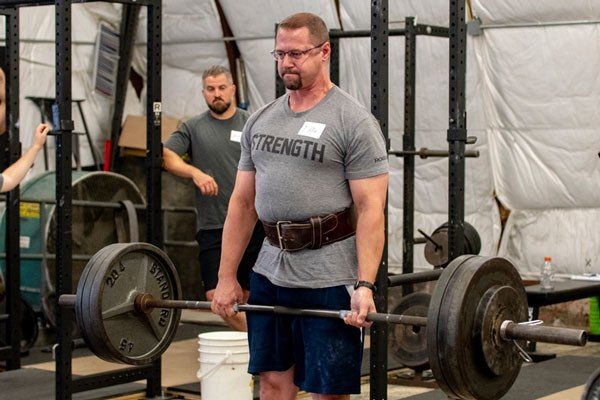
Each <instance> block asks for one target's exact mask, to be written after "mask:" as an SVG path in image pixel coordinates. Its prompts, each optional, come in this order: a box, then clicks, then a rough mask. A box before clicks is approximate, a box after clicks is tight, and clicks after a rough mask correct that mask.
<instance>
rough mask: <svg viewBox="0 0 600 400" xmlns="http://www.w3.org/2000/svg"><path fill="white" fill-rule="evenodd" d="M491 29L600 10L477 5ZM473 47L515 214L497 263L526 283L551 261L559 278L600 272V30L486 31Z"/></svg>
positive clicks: (548, 4)
mask: <svg viewBox="0 0 600 400" xmlns="http://www.w3.org/2000/svg"><path fill="white" fill-rule="evenodd" d="M472 6H473V15H474V16H476V17H479V18H480V19H481V21H482V23H483V25H484V26H485V25H492V26H493V25H494V24H508V25H510V24H517V23H520V24H523V23H528V24H529V23H545V22H552V23H556V22H559V21H585V20H594V19H599V18H600V3H597V2H589V1H585V0H577V1H570V2H563V1H559V0H553V1H545V2H520V1H516V0H507V1H504V2H497V1H493V0H474V1H473V2H472ZM474 39H476V40H475V42H476V44H477V46H476V54H477V62H478V64H479V68H480V70H481V71H482V74H483V79H484V82H485V84H484V85H483V90H484V93H483V97H484V102H485V109H486V115H487V118H488V123H489V137H490V151H491V156H492V165H493V168H492V171H493V174H494V183H495V187H496V191H497V194H498V197H499V199H500V200H501V201H502V203H503V204H505V205H506V206H507V207H508V208H509V209H511V210H512V214H511V216H510V218H509V221H508V223H507V225H506V227H505V231H504V234H503V237H502V243H501V246H500V249H499V255H501V256H503V257H507V258H509V259H511V260H512V261H513V262H514V263H515V265H516V266H517V268H518V269H519V270H520V272H521V273H522V274H523V275H524V276H527V277H532V278H534V277H537V276H539V269H540V266H541V264H542V262H543V257H544V256H546V255H549V256H552V257H553V260H554V263H555V264H556V265H557V268H558V272H559V273H560V274H572V273H582V272H583V265H584V259H591V260H592V262H593V268H594V269H595V272H600V266H599V264H598V262H599V261H600V248H599V247H598V246H597V243H598V240H597V238H596V236H597V235H596V233H595V232H596V231H597V229H596V227H597V226H598V224H599V223H600V166H599V162H598V155H597V153H598V150H599V149H600V134H599V132H598V126H599V125H600V113H599V108H598V104H599V100H600V79H599V78H598V74H597V73H596V72H595V71H596V70H597V69H598V66H599V65H600V55H599V54H600V51H599V50H600V40H599V39H600V31H599V27H598V25H594V24H589V25H557V26H547V27H527V28H524V27H523V28H496V29H486V30H484V31H483V35H482V36H479V37H477V38H474Z"/></svg>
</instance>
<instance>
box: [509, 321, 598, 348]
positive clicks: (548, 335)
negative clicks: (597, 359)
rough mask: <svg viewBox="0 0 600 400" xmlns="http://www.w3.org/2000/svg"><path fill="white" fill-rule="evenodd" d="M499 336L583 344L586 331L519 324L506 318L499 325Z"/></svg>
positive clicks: (510, 338) (571, 344) (533, 340)
mask: <svg viewBox="0 0 600 400" xmlns="http://www.w3.org/2000/svg"><path fill="white" fill-rule="evenodd" d="M500 337H501V338H502V339H504V340H529V341H531V342H544V343H554V344H566V345H570V346H585V344H586V343H587V332H586V331H584V330H582V329H570V328H559V327H555V326H544V325H528V324H519V323H516V322H514V321H508V320H507V321H504V322H503V323H502V325H501V326H500Z"/></svg>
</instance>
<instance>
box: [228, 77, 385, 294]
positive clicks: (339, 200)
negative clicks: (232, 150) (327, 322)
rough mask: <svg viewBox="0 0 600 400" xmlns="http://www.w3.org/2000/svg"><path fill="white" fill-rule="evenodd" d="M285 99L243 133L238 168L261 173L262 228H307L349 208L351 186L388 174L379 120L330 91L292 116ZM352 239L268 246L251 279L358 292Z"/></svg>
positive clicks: (258, 184)
mask: <svg viewBox="0 0 600 400" xmlns="http://www.w3.org/2000/svg"><path fill="white" fill-rule="evenodd" d="M288 100H289V96H288V95H284V96H282V97H280V98H278V99H276V100H275V101H273V102H272V103H270V104H268V105H266V106H264V107H263V108H261V109H260V110H258V111H257V112H256V113H254V114H253V115H252V116H251V117H250V119H249V120H248V122H247V124H246V126H245V127H244V134H243V136H242V155H241V158H240V162H239V166H238V168H239V169H240V170H244V171H256V180H255V182H256V198H255V207H256V212H257V213H258V217H259V218H260V219H261V220H262V221H266V222H275V221H304V220H307V219H308V218H310V217H312V216H317V215H327V214H331V213H337V212H339V211H342V210H344V209H345V208H347V207H350V206H351V205H352V195H351V192H350V187H349V182H348V180H353V179H363V178H369V177H373V176H376V175H380V174H384V173H387V172H388V161H387V151H386V147H385V141H384V138H383V134H382V133H381V129H380V127H379V124H378V123H377V120H376V119H375V118H374V117H373V116H372V115H371V114H370V113H369V111H367V109H366V108H364V107H363V106H362V105H360V104H359V103H358V102H357V101H356V100H355V99H353V98H352V97H351V96H350V95H348V94H347V93H346V92H344V91H342V90H341V89H339V88H338V87H337V86H335V87H333V88H332V89H331V90H329V92H328V93H327V95H326V96H325V97H324V98H323V99H322V100H321V101H320V102H319V103H318V104H317V105H315V106H314V107H313V108H311V109H310V110H307V111H304V112H299V113H295V112H293V111H292V110H291V109H290V107H289V104H288ZM357 269H358V261H357V256H356V240H355V237H354V236H353V237H350V238H348V239H345V240H342V241H340V242H336V243H332V244H329V245H326V246H323V247H322V248H320V249H316V250H311V249H305V250H300V251H297V252H285V251H281V250H280V249H279V248H278V247H275V246H272V245H271V244H270V243H269V242H268V241H265V242H264V244H263V247H262V250H261V252H260V254H259V256H258V260H257V261H256V265H255V266H254V271H255V272H257V273H260V274H262V275H265V276H266V277H267V278H268V279H269V280H270V281H271V282H273V283H274V284H276V285H279V286H284V287H305V288H323V287H331V286H337V285H349V284H353V283H354V282H355V281H356V278H357Z"/></svg>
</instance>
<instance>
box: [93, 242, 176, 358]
mask: <svg viewBox="0 0 600 400" xmlns="http://www.w3.org/2000/svg"><path fill="white" fill-rule="evenodd" d="M108 247H111V254H110V256H108V257H106V258H105V259H104V261H103V262H102V265H99V267H98V268H97V273H96V275H95V277H94V279H93V280H91V285H86V287H85V290H86V291H88V298H89V299H90V301H89V305H88V306H89V310H90V314H89V321H87V322H88V323H87V325H89V327H90V328H91V329H92V330H91V332H88V334H89V337H90V339H91V340H92V342H93V343H94V344H93V346H94V352H95V353H96V354H97V355H98V356H99V357H101V358H103V359H106V360H107V361H113V362H122V363H128V364H134V365H142V364H148V363H151V362H153V361H154V360H156V359H157V358H159V357H160V356H161V354H162V353H163V352H164V351H165V350H166V348H167V347H168V346H169V344H170V343H171V340H172V338H173V336H174V335H175V332H176V329H177V325H178V323H179V317H180V314H181V311H180V310H172V309H160V308H156V309H154V310H152V311H151V312H150V313H149V314H144V313H141V312H137V311H135V310H134V309H133V301H134V299H135V297H136V295H138V294H142V293H149V294H152V295H153V296H154V297H155V298H156V299H165V300H167V299H169V300H170V299H173V300H175V299H181V286H180V284H179V278H178V277H177V272H176V270H175V267H174V266H173V264H172V263H171V261H170V260H169V259H168V257H167V256H166V255H165V254H164V253H163V252H162V251H161V250H159V249H158V248H156V247H154V246H152V245H149V244H145V243H134V244H115V245H111V246H108ZM90 276H91V275H89V276H88V280H89V277H90Z"/></svg>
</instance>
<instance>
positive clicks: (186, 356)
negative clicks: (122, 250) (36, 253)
mask: <svg viewBox="0 0 600 400" xmlns="http://www.w3.org/2000/svg"><path fill="white" fill-rule="evenodd" d="M183 320H186V321H194V320H195V321H199V320H200V321H206V322H209V323H211V324H212V325H213V328H212V329H213V330H214V329H215V327H214V325H215V324H216V325H218V324H220V323H221V322H220V321H219V320H218V318H217V317H215V316H214V315H212V314H210V313H199V312H194V311H186V312H185V313H184V315H183ZM198 329H199V330H200V329H201V327H198ZM216 329H219V328H216ZM224 329H226V328H224V327H223V330H224ZM538 351H539V352H549V353H556V354H557V355H558V356H559V357H560V356H563V355H579V356H594V357H598V364H599V365H600V343H591V342H590V343H588V345H587V346H586V347H583V348H575V347H570V346H561V345H549V344H538ZM162 360H163V368H162V379H163V380H162V382H163V386H164V387H173V386H179V385H183V384H189V383H193V382H197V381H198V379H197V377H196V373H197V371H198V369H199V361H198V340H197V339H196V338H193V339H187V340H179V341H175V342H173V343H172V344H171V346H170V347H169V349H168V350H167V351H166V353H165V354H164V356H163V358H162ZM527 367H528V366H527V365H526V366H525V367H524V368H527ZM25 368H38V369H44V370H48V371H53V370H54V362H52V361H48V362H42V363H36V364H31V365H27V366H26V367H25ZM121 368H123V365H121V364H113V363H108V362H105V361H102V360H100V359H99V358H97V357H95V356H91V355H90V356H85V357H77V358H74V359H73V374H76V375H87V374H92V373H97V372H102V371H108V370H115V369H121ZM430 390H432V389H425V388H418V387H407V386H399V385H388V399H389V400H398V399H404V398H407V397H410V396H413V395H417V394H420V393H424V392H427V391H430ZM582 390H583V387H582V386H581V387H575V388H572V389H569V390H567V391H565V392H561V393H557V394H555V395H553V396H546V397H544V398H543V399H544V400H558V399H560V400H579V399H580V397H581V393H582ZM0 397H1V396H0ZM128 398H132V397H128ZM138 398H139V397H138ZM298 398H299V399H307V398H310V396H309V395H307V394H302V393H301V394H300V395H299V396H298ZM351 399H352V400H359V399H360V400H363V399H364V400H367V399H369V382H368V377H366V378H364V379H363V385H362V394H361V395H354V396H352V397H351Z"/></svg>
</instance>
